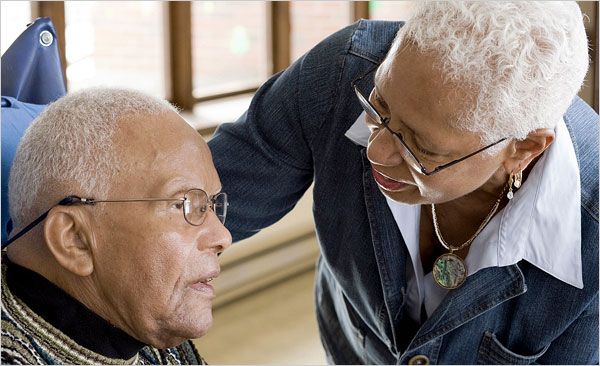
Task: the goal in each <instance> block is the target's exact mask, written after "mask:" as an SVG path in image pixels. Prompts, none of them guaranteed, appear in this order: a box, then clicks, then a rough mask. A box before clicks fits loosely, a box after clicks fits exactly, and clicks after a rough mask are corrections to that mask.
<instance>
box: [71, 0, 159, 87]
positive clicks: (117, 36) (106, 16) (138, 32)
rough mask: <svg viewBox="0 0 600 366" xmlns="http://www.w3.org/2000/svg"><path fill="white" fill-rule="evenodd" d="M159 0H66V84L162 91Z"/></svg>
mask: <svg viewBox="0 0 600 366" xmlns="http://www.w3.org/2000/svg"><path fill="white" fill-rule="evenodd" d="M163 6H164V4H163V3H162V2H158V1H123V2H121V1H119V2H116V1H114V2H113V1H110V2H104V1H81V2H80V1H66V2H65V17H66V19H65V22H66V43H67V48H66V53H67V81H68V86H69V90H77V89H81V88H84V87H88V86H94V85H110V86H123V87H129V88H135V89H140V90H144V91H146V92H148V93H152V94H154V95H156V96H159V97H164V96H165V47H164V43H165V42H164V25H163Z"/></svg>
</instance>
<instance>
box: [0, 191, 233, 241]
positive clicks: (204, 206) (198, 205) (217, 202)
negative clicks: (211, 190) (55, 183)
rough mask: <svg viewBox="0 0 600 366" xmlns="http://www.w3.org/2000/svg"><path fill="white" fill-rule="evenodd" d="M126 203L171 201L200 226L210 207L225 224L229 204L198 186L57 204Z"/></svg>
mask: <svg viewBox="0 0 600 366" xmlns="http://www.w3.org/2000/svg"><path fill="white" fill-rule="evenodd" d="M114 202H119V203H128V202H172V203H174V204H177V208H181V212H182V213H183V218H184V220H185V221H186V222H187V223H188V224H190V225H193V226H200V225H202V223H204V219H205V218H206V213H207V211H208V209H209V208H210V209H211V210H213V212H214V213H215V215H216V216H217V218H218V219H219V221H221V223H222V224H225V218H226V216H227V207H228V206H229V202H228V200H227V193H225V192H220V193H217V194H215V195H214V196H210V197H209V196H208V194H207V193H206V192H204V191H203V190H201V189H199V188H194V189H190V190H189V191H187V192H186V193H185V194H184V195H183V197H182V198H128V199H115V200H96V199H94V198H81V197H77V196H68V197H65V198H63V199H62V200H61V201H60V202H58V203H57V204H56V205H57V206H70V205H75V204H82V205H90V206H93V205H95V204H97V203H114ZM50 210H51V209H48V211H46V212H44V213H43V214H42V215H40V217H38V218H37V219H35V220H34V221H33V222H31V223H30V224H29V225H27V226H26V227H25V228H24V229H23V230H21V231H19V232H18V233H17V234H16V235H15V236H13V237H12V238H11V239H10V240H9V241H7V242H6V244H4V245H3V247H5V246H7V245H9V244H10V243H12V242H13V241H15V240H17V239H18V238H20V237H21V236H23V235H24V234H25V233H27V232H28V231H29V230H31V229H33V228H34V227H35V226H36V225H37V224H39V223H40V222H42V221H43V220H44V219H45V218H46V216H48V212H50Z"/></svg>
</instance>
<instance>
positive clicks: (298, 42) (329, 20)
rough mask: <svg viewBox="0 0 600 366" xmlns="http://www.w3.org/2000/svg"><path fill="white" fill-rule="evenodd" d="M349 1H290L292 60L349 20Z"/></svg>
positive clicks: (346, 23)
mask: <svg viewBox="0 0 600 366" xmlns="http://www.w3.org/2000/svg"><path fill="white" fill-rule="evenodd" d="M350 4H351V3H350V2H347V1H292V2H290V13H291V14H290V17H291V23H292V36H291V41H292V45H291V46H292V47H291V48H292V52H291V53H292V62H293V61H295V60H296V59H297V58H298V57H300V56H302V55H303V54H304V53H305V52H306V51H308V50H310V49H311V48H312V47H313V46H315V45H316V44H317V43H319V42H320V41H322V40H323V39H324V38H325V37H327V36H328V35H330V34H331V33H334V32H335V31H337V30H340V29H342V28H343V27H344V26H346V25H348V24H349V21H350V8H349V6H350Z"/></svg>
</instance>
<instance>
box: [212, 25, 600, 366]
mask: <svg viewBox="0 0 600 366" xmlns="http://www.w3.org/2000/svg"><path fill="white" fill-rule="evenodd" d="M400 26H401V23H396V22H378V21H365V20H363V21H360V22H358V23H356V24H354V25H351V26H349V27H347V28H345V29H343V30H341V31H339V32H337V33H335V34H333V35H332V36H330V37H329V38H327V39H326V40H325V41H323V42H322V43H320V44H319V45H317V46H316V47H315V48H313V49H312V50H311V51H309V52H308V53H307V54H306V55H304V56H303V57H301V58H300V59H299V60H298V61H297V62H295V63H294V64H293V65H292V66H290V67H289V68H288V69H287V70H285V71H284V72H282V73H280V74H277V75H275V76H273V77H272V78H271V79H270V80H269V81H268V82H267V83H265V84H264V85H263V86H262V87H261V88H260V89H259V90H258V91H257V93H256V95H255V97H254V99H253V100H252V103H251V105H250V107H249V109H248V111H247V112H246V113H245V114H244V115H243V116H242V117H240V119H239V120H238V121H237V122H235V123H228V124H223V125H222V126H221V127H220V128H219V129H218V130H217V132H216V133H215V136H214V138H213V139H212V140H211V141H210V142H209V146H210V148H211V150H212V154H213V158H214V162H215V165H216V167H217V170H218V172H219V174H220V178H221V182H222V184H223V190H224V191H226V192H227V193H228V194H229V197H230V202H231V206H230V209H229V211H228V217H227V224H226V225H227V227H228V228H229V229H230V231H231V232H232V234H233V236H234V240H236V241H237V240H240V239H242V238H245V237H248V236H250V235H253V234H254V233H256V232H258V231H260V230H261V229H262V228H264V227H267V226H269V225H270V224H272V223H274V222H275V221H277V220H279V219H280V218H281V217H282V216H283V215H284V214H285V213H287V212H288V211H290V210H291V209H292V208H293V206H294V205H295V204H296V202H297V201H298V199H299V198H300V197H301V196H302V194H303V193H304V191H305V190H306V189H307V188H308V187H309V186H310V184H311V183H314V192H313V197H314V202H313V212H314V218H315V225H316V232H317V236H318V239H319V243H320V247H321V257H320V259H319V262H318V267H317V280H316V281H317V284H316V296H315V298H316V308H317V320H318V323H319V328H320V331H321V339H322V342H323V345H324V347H325V349H326V353H327V355H328V358H329V360H330V361H332V362H336V363H341V364H355V363H366V364H378V363H383V364H396V363H401V364H405V363H407V362H408V361H409V360H410V359H411V357H413V356H415V355H425V356H427V357H428V358H429V360H430V362H431V363H432V364H476V363H492V364H502V363H508V364H529V363H535V362H537V363H545V364H597V363H598V115H597V114H596V113H595V112H594V111H593V110H592V109H591V108H590V107H589V106H588V105H587V104H585V102H583V101H582V100H581V99H579V98H575V99H574V101H573V104H572V105H571V107H570V108H569V110H568V112H567V113H566V115H565V121H566V123H567V127H568V129H569V132H570V133H571V137H572V140H573V141H574V144H575V150H576V154H577V158H578V161H579V166H580V171H581V185H582V187H581V189H582V201H581V212H582V230H583V231H582V258H583V282H584V288H583V289H581V290H579V289H577V288H575V287H573V286H570V285H568V284H566V283H564V282H561V281H559V280H557V279H555V278H554V277H552V276H550V275H548V274H546V273H545V272H543V271H541V270H539V269H537V268H536V267H534V266H532V265H530V264H528V263H527V262H525V261H522V262H519V263H518V264H515V265H511V266H506V267H494V268H487V269H484V270H481V271H479V272H477V273H476V274H474V275H472V276H470V277H469V278H468V279H467V281H466V282H465V284H464V285H463V286H462V287H460V288H459V289H457V290H453V291H451V292H450V293H449V295H448V296H447V297H446V298H445V299H444V300H443V302H442V303H441V304H440V306H439V307H438V309H437V310H436V311H435V312H434V313H433V314H432V315H431V317H430V318H429V319H427V320H426V321H425V322H424V323H422V324H415V323H413V322H412V321H411V319H410V317H409V316H408V313H407V311H406V307H405V300H406V263H407V260H410V257H409V255H408V252H407V249H406V245H405V243H404V240H403V238H402V236H401V235H400V232H399V230H398V227H397V225H396V224H395V222H394V218H393V216H392V214H391V212H390V210H389V207H388V205H387V204H386V202H385V198H384V196H383V195H382V194H381V192H380V191H379V189H378V188H377V186H376V183H375V182H374V181H373V177H372V174H371V172H370V165H369V162H368V160H367V159H366V154H365V149H364V148H363V147H361V146H358V145H355V144H354V143H352V142H351V141H350V140H349V139H347V138H346V137H345V136H344V133H345V132H346V130H348V128H350V126H351V125H352V123H354V121H355V120H356V118H357V117H358V116H359V114H360V113H361V111H362V109H361V106H360V104H359V103H358V101H357V99H356V97H355V95H354V92H353V90H352V88H351V87H350V84H351V81H352V80H353V79H354V78H356V77H357V76H359V75H363V74H364V73H365V72H366V71H367V70H369V69H371V68H372V67H373V66H374V65H375V64H376V63H378V62H380V61H381V60H382V59H383V58H384V57H385V55H386V54H387V51H388V49H389V47H390V45H391V42H392V40H393V38H394V35H395V34H396V32H397V30H398V28H399V27H400ZM361 82H362V83H364V85H362V86H363V87H364V88H363V90H369V87H372V82H373V81H372V76H371V77H367V78H365V79H363V80H362V81H361Z"/></svg>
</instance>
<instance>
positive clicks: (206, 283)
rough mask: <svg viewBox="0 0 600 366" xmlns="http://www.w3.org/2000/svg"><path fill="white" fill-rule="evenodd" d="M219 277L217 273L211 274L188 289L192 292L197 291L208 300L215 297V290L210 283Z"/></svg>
mask: <svg viewBox="0 0 600 366" xmlns="http://www.w3.org/2000/svg"><path fill="white" fill-rule="evenodd" d="M218 276H219V272H218V271H216V272H213V273H211V274H209V275H208V276H206V277H203V278H201V279H200V280H199V281H197V282H195V283H192V284H191V285H190V288H191V289H192V290H194V291H198V292H200V293H202V294H204V295H206V296H208V297H210V298H214V297H215V289H214V288H213V286H212V285H211V282H212V281H213V280H214V279H215V278H217V277H218Z"/></svg>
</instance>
